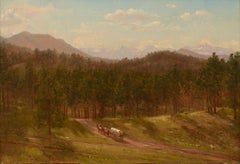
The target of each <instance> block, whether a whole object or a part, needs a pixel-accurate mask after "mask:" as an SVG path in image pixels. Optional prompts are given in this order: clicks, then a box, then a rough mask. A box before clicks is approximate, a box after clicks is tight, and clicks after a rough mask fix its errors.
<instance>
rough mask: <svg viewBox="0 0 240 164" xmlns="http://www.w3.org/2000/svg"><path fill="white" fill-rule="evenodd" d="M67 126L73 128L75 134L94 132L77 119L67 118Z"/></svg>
mask: <svg viewBox="0 0 240 164" xmlns="http://www.w3.org/2000/svg"><path fill="white" fill-rule="evenodd" d="M65 127H66V128H68V129H69V130H71V132H72V133H73V134H75V135H78V136H79V135H88V134H92V132H90V131H89V130H88V129H86V128H85V127H84V126H82V125H81V124H79V123H78V122H77V121H75V120H67V121H66V122H65Z"/></svg>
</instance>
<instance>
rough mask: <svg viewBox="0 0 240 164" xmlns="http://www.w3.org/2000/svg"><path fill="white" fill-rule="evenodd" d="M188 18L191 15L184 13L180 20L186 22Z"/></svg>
mask: <svg viewBox="0 0 240 164" xmlns="http://www.w3.org/2000/svg"><path fill="white" fill-rule="evenodd" d="M190 16H191V14H190V13H189V12H185V13H183V14H182V15H181V16H180V18H182V19H185V20H186V19H188V18H189V17H190Z"/></svg>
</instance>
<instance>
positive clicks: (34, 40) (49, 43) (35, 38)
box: [5, 32, 89, 57]
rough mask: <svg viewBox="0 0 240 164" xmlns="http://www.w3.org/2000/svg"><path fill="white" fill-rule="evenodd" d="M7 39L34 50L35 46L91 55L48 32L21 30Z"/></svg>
mask: <svg viewBox="0 0 240 164" xmlns="http://www.w3.org/2000/svg"><path fill="white" fill-rule="evenodd" d="M5 41H6V42H7V43H10V44H14V45H17V46H19V47H26V48H30V49H32V50H34V49H35V48H38V49H39V50H46V49H55V50H56V51H57V52H59V53H62V52H65V53H69V54H71V53H76V54H79V55H81V56H84V57H89V55H87V54H86V53H84V52H82V51H80V50H78V49H76V48H74V47H72V46H71V45H70V44H68V43H66V42H65V41H64V40H62V39H56V38H54V37H52V36H51V35H47V34H31V33H29V32H21V33H19V34H16V35H13V36H12V37H10V38H6V39H5Z"/></svg>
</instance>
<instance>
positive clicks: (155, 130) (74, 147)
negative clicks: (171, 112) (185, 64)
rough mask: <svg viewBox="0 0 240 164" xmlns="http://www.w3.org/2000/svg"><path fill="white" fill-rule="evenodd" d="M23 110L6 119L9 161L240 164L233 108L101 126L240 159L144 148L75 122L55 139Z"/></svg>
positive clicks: (4, 152) (4, 153) (4, 157)
mask: <svg viewBox="0 0 240 164" xmlns="http://www.w3.org/2000/svg"><path fill="white" fill-rule="evenodd" d="M21 112H24V115H20V113H21ZM21 112H18V111H15V113H14V112H12V113H8V117H9V118H8V119H12V120H10V121H6V118H1V123H2V124H1V126H2V127H1V130H2V131H1V147H0V152H1V161H2V162H3V163H24V162H33V163H36V162H44V163H57V162H59V163H61V162H62V163H63V162H65V163H104V164H105V163H166V162H167V163H176V162H182V163H224V162H227V163H238V162H237V160H238V159H239V158H238V153H239V138H237V136H238V135H239V131H238V127H237V125H235V124H234V122H233V121H232V118H231V117H232V113H231V112H230V110H229V109H220V110H219V111H218V113H219V114H218V115H210V114H208V113H206V112H203V111H199V112H192V113H182V114H178V115H176V116H160V117H151V118H141V119H139V118H134V119H133V118H131V119H130V118H129V119H120V118H117V119H110V118H109V119H107V118H106V119H103V120H95V122H97V123H101V124H103V125H105V126H108V127H112V126H114V127H117V128H120V129H122V130H123V131H124V132H125V137H126V138H129V139H132V140H134V141H138V142H140V143H146V142H147V143H153V144H155V145H158V144H166V145H172V146H178V147H182V148H192V149H198V150H201V151H204V152H209V153H221V154H224V155H226V156H229V157H230V156H234V157H236V158H237V159H231V158H221V157H214V156H209V155H204V154H199V153H195V154H193V153H187V152H183V151H176V150H175V151H173V150H172V149H165V148H162V149H151V148H148V147H144V148H139V147H136V146H134V145H131V144H129V143H119V142H116V141H114V140H112V139H109V138H107V137H103V136H100V135H98V134H95V133H94V132H92V130H91V129H89V128H88V127H86V126H83V125H81V124H80V123H79V122H77V121H75V120H73V119H70V120H67V121H66V122H65V124H64V127H62V128H55V129H53V135H52V136H51V137H49V136H48V135H46V129H39V128H36V126H35V124H34V121H33V118H32V114H33V113H32V112H26V111H23V110H22V111H21ZM4 120H5V121H4ZM91 122H92V121H91ZM21 124H22V125H21ZM3 125H4V127H3ZM21 127H25V128H21Z"/></svg>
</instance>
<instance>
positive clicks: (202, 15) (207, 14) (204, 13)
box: [194, 10, 210, 17]
mask: <svg viewBox="0 0 240 164" xmlns="http://www.w3.org/2000/svg"><path fill="white" fill-rule="evenodd" d="M194 14H195V15H196V16H199V17H204V16H209V15H210V13H209V12H207V11H205V10H196V11H195V13H194Z"/></svg>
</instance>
